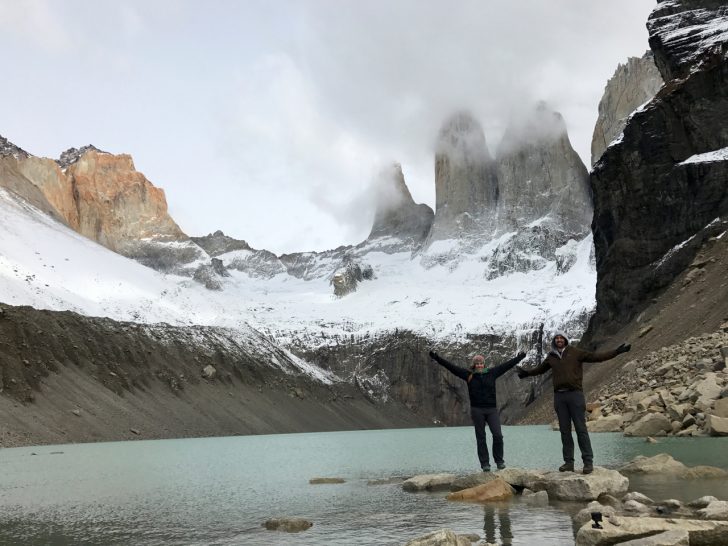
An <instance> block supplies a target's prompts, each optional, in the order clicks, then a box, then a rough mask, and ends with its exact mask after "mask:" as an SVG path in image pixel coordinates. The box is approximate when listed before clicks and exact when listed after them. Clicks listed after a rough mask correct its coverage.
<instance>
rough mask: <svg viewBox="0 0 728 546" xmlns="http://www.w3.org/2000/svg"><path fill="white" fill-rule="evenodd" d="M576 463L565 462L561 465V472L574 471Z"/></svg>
mask: <svg viewBox="0 0 728 546" xmlns="http://www.w3.org/2000/svg"><path fill="white" fill-rule="evenodd" d="M573 471H574V463H564V464H562V465H561V466H560V467H559V472H573Z"/></svg>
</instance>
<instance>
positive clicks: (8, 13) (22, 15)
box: [0, 0, 74, 52]
mask: <svg viewBox="0 0 728 546" xmlns="http://www.w3.org/2000/svg"><path fill="white" fill-rule="evenodd" d="M0 32H2V33H4V34H6V35H12V36H15V37H16V38H20V39H21V40H22V41H23V42H24V43H27V44H31V45H33V46H35V47H40V48H42V49H45V50H47V51H55V52H64V51H67V50H69V49H70V48H71V47H72V46H73V44H74V39H73V37H72V34H71V33H70V32H69V31H68V28H67V27H66V26H65V24H64V18H63V17H62V14H61V13H59V12H58V11H57V10H54V8H53V7H52V6H51V3H50V2H48V1H46V0H25V1H23V2H17V1H15V0H0Z"/></svg>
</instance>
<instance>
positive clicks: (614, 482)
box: [526, 467, 629, 501]
mask: <svg viewBox="0 0 728 546" xmlns="http://www.w3.org/2000/svg"><path fill="white" fill-rule="evenodd" d="M526 487H528V489H532V490H533V491H546V492H547V493H548V495H549V499H556V500H563V501H591V500H595V499H596V498H597V497H599V495H602V494H604V493H606V494H609V495H613V496H615V497H621V496H622V495H624V494H625V493H626V492H627V489H628V488H629V479H628V478H627V477H625V476H622V475H621V474H620V473H619V472H617V471H616V470H607V469H606V468H602V467H595V468H594V472H592V473H591V474H576V473H574V472H547V473H546V474H544V475H543V476H541V477H540V478H536V479H535V480H534V481H533V482H531V483H526Z"/></svg>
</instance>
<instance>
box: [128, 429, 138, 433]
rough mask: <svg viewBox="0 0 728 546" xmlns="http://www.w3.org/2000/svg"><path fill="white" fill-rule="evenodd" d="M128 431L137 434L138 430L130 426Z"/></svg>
mask: <svg viewBox="0 0 728 546" xmlns="http://www.w3.org/2000/svg"><path fill="white" fill-rule="evenodd" d="M129 431H130V432H133V433H134V434H139V430H137V429H135V428H130V429H129Z"/></svg>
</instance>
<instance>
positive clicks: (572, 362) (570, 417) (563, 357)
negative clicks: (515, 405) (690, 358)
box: [518, 332, 631, 474]
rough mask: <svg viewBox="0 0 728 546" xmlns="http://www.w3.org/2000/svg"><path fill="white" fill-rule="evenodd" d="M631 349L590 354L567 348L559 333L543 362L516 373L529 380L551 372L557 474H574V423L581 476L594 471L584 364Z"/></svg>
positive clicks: (626, 347) (623, 348)
mask: <svg viewBox="0 0 728 546" xmlns="http://www.w3.org/2000/svg"><path fill="white" fill-rule="evenodd" d="M630 348H631V345H627V344H624V343H622V344H621V345H620V346H619V347H617V348H616V349H614V350H613V351H604V352H602V353H590V352H588V351H584V350H582V349H578V348H577V347H573V346H571V345H569V340H568V338H567V337H566V335H564V333H562V332H556V334H555V335H554V338H553V339H552V340H551V351H549V354H548V355H547V356H546V359H545V360H544V361H543V362H542V363H541V364H539V365H538V366H536V367H535V368H533V369H531V370H524V369H522V368H519V369H518V377H520V378H521V379H523V378H524V377H533V376H535V375H541V374H543V373H546V372H547V371H548V370H551V374H552V380H553V383H554V410H555V411H556V417H557V418H558V420H559V432H561V446H562V453H563V456H564V464H563V465H561V466H560V467H559V471H560V472H573V471H574V438H573V437H572V435H571V423H574V429H575V430H576V439H577V441H578V442H579V450H580V451H581V458H582V460H583V461H584V470H583V472H584V474H591V473H592V472H593V471H594V454H593V452H592V447H591V441H590V440H589V432H587V429H586V400H585V399H584V391H583V389H582V378H583V375H584V370H583V366H582V364H583V363H584V362H604V361H605V360H609V359H612V358H614V357H615V356H617V355H619V354H622V353H626V352H627V351H629V350H630Z"/></svg>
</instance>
